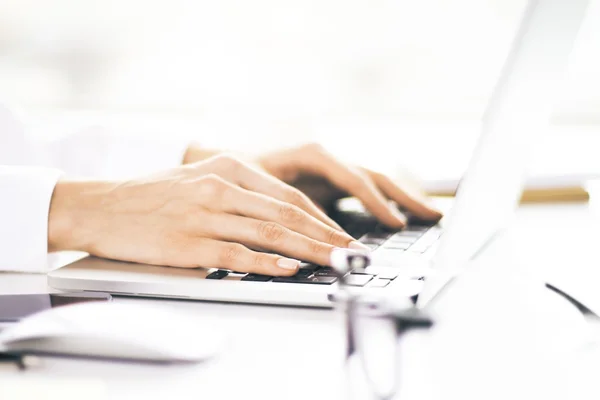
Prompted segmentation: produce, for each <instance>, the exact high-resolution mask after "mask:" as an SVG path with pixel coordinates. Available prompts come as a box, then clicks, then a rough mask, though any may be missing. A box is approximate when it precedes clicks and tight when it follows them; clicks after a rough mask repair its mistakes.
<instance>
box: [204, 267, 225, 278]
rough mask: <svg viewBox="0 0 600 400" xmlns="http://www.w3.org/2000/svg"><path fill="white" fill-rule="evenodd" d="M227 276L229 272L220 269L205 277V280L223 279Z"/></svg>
mask: <svg viewBox="0 0 600 400" xmlns="http://www.w3.org/2000/svg"><path fill="white" fill-rule="evenodd" d="M227 275H229V271H227V270H224V269H220V270H217V271H215V272H213V273H211V274H208V275H207V276H206V279H223V278H225V277H226V276H227Z"/></svg>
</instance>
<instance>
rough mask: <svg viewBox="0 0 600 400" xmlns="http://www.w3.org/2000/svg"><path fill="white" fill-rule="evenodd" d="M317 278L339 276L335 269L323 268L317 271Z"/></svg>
mask: <svg viewBox="0 0 600 400" xmlns="http://www.w3.org/2000/svg"><path fill="white" fill-rule="evenodd" d="M315 276H337V274H336V272H335V270H334V269H333V268H331V267H323V268H321V269H318V270H317V271H315Z"/></svg>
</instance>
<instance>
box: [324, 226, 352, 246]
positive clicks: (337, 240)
mask: <svg viewBox="0 0 600 400" xmlns="http://www.w3.org/2000/svg"><path fill="white" fill-rule="evenodd" d="M346 242H347V240H346V239H344V237H343V236H342V235H340V234H339V232H337V231H335V230H334V229H329V230H328V232H327V243H329V244H331V245H333V246H339V247H345V245H346V244H347V243H346Z"/></svg>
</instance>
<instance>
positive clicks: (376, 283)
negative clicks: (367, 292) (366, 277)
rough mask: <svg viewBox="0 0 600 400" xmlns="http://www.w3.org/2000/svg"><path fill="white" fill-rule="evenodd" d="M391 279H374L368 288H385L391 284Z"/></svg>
mask: <svg viewBox="0 0 600 400" xmlns="http://www.w3.org/2000/svg"><path fill="white" fill-rule="evenodd" d="M390 282H391V281H390V280H388V279H373V280H372V281H371V282H370V283H369V286H367V287H368V288H384V287H386V286H387V285H389V284H390Z"/></svg>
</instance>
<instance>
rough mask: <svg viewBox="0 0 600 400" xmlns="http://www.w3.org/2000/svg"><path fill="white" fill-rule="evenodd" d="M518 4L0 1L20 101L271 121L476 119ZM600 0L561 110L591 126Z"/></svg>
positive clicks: (10, 77) (598, 82) (599, 54)
mask: <svg viewBox="0 0 600 400" xmlns="http://www.w3.org/2000/svg"><path fill="white" fill-rule="evenodd" d="M523 5H524V0H452V1H448V0H419V1H413V0H252V1H249V0H219V1H199V0H196V1H192V0H190V1H186V0H169V1H157V0H146V1H144V0H104V1H99V0H50V1H44V0H1V1H0V93H2V96H4V97H8V98H11V99H13V100H16V101H19V102H20V103H22V104H25V105H36V106H43V107H46V106H64V107H85V108H101V109H126V110H155V111H159V112H170V111H173V112H177V113H179V112H187V113H189V114H193V115H206V116H211V117H218V116H219V115H229V116H231V115H239V116H240V118H250V117H251V118H263V119H273V120H278V121H281V120H287V119H290V118H292V119H295V118H300V119H308V120H311V119H314V118H329V117H331V118H336V117H340V116H347V115H352V116H356V115H365V116H381V115H385V116H402V117H406V116H409V117H418V118H421V117H424V118H431V117H438V118H477V116H478V115H479V113H480V111H481V109H482V107H483V105H484V104H485V101H486V99H487V96H488V95H489V93H490V90H491V87H492V84H493V82H494V79H495V76H496V74H497V72H498V68H499V66H500V63H501V61H502V59H503V57H504V55H505V52H506V49H507V45H508V43H509V41H510V39H511V35H512V34H513V30H514V27H515V23H516V21H517V20H518V18H519V14H520V12H521V10H522V7H523ZM599 49H600V0H594V1H593V6H592V8H591V9H590V12H589V18H588V20H587V22H586V24H585V26H584V28H583V31H582V34H581V37H580V41H579V43H578V48H577V50H576V51H575V53H574V57H573V60H574V63H573V65H572V68H571V73H570V76H569V85H568V93H566V95H565V96H564V97H563V99H562V101H561V102H560V104H559V106H558V108H557V118H559V119H562V120H564V119H567V120H569V121H576V122H590V121H600V73H598V71H600V50H599Z"/></svg>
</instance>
